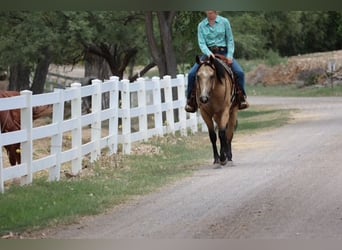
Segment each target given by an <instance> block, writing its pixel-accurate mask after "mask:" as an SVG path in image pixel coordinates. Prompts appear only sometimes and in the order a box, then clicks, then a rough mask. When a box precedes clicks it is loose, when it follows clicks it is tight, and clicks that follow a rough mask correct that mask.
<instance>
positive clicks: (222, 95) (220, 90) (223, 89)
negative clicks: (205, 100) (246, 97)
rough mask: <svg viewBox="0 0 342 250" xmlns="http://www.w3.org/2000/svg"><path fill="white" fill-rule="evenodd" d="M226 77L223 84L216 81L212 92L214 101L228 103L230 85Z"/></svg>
mask: <svg viewBox="0 0 342 250" xmlns="http://www.w3.org/2000/svg"><path fill="white" fill-rule="evenodd" d="M228 77H229V76H228V75H227V76H226V78H225V80H224V81H223V83H220V81H219V80H218V79H216V83H215V89H214V90H213V91H212V96H213V97H214V100H217V101H218V102H222V101H223V102H230V97H231V83H230V81H229V80H228Z"/></svg>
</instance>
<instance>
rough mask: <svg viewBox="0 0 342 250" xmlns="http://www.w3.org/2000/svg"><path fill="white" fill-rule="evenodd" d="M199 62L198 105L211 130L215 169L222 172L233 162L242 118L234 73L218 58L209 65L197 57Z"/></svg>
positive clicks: (212, 58) (211, 59)
mask: <svg viewBox="0 0 342 250" xmlns="http://www.w3.org/2000/svg"><path fill="white" fill-rule="evenodd" d="M196 62H197V63H198V64H199V68H198V71H197V74H196V101H197V105H198V107H199V109H200V113H201V116H202V118H203V120H204V122H205V123H206V125H207V127H208V132H209V137H210V141H211V144H212V149H213V154H214V163H213V164H214V167H215V168H219V167H221V166H223V165H226V164H227V162H229V161H230V162H232V148H231V142H232V139H233V135H234V131H235V129H236V127H237V115H238V105H237V103H236V102H235V101H234V80H233V79H234V77H233V74H232V73H231V74H230V73H228V72H229V68H228V67H225V66H224V65H223V62H222V61H221V60H220V59H218V58H215V57H214V56H210V57H209V58H208V59H207V60H206V61H200V58H199V57H198V56H196ZM214 122H215V123H216V124H217V127H218V137H219V140H220V154H219V153H218V150H217V146H216V140H217V134H216V132H215V125H214ZM220 165H221V166H220Z"/></svg>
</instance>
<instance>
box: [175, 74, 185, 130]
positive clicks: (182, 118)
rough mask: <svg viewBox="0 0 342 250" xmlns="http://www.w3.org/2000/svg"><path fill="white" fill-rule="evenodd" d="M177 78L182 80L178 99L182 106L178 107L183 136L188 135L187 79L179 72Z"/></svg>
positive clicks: (178, 88)
mask: <svg viewBox="0 0 342 250" xmlns="http://www.w3.org/2000/svg"><path fill="white" fill-rule="evenodd" d="M177 79H178V80H179V81H180V83H181V84H180V85H178V87H177V90H178V100H179V103H180V108H179V109H178V110H179V111H178V113H179V123H180V133H181V135H182V136H186V135H187V127H186V112H185V109H184V107H185V103H186V98H185V80H184V75H183V74H178V75H177Z"/></svg>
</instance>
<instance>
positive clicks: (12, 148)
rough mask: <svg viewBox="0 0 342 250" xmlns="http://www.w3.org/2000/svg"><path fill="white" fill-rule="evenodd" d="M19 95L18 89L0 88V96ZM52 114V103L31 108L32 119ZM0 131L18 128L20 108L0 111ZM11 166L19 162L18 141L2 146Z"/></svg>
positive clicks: (4, 131) (19, 124) (5, 131)
mask: <svg viewBox="0 0 342 250" xmlns="http://www.w3.org/2000/svg"><path fill="white" fill-rule="evenodd" d="M18 95H20V92H18V91H6V90H0V98H9V97H13V96H18ZM51 114H52V105H44V106H37V107H33V108H32V119H33V120H36V119H38V118H40V117H44V116H50V115H51ZM0 125H1V133H7V132H12V131H16V130H20V127H21V119H20V109H12V110H3V111H0ZM4 147H5V149H6V151H7V155H8V159H9V162H10V164H11V166H14V165H16V164H20V163H21V154H20V143H15V144H10V145H6V146H4Z"/></svg>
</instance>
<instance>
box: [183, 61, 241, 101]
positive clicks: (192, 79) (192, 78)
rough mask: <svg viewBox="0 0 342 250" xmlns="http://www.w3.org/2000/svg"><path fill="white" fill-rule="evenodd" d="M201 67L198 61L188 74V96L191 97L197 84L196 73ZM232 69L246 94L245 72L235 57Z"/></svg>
mask: <svg viewBox="0 0 342 250" xmlns="http://www.w3.org/2000/svg"><path fill="white" fill-rule="evenodd" d="M207 58H208V57H207V56H206V55H203V56H201V61H202V60H206V59H207ZM198 68H199V65H198V64H197V63H195V64H194V66H192V68H191V69H190V72H189V74H188V89H187V98H188V99H190V96H191V92H192V90H193V88H194V87H195V84H196V73H197V70H198ZM232 71H233V72H234V74H236V76H237V81H238V84H239V85H240V87H241V89H242V92H243V94H244V95H245V96H246V95H247V94H246V88H245V73H244V72H243V70H242V68H241V66H240V64H239V63H238V62H237V61H236V60H235V59H233V64H232Z"/></svg>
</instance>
